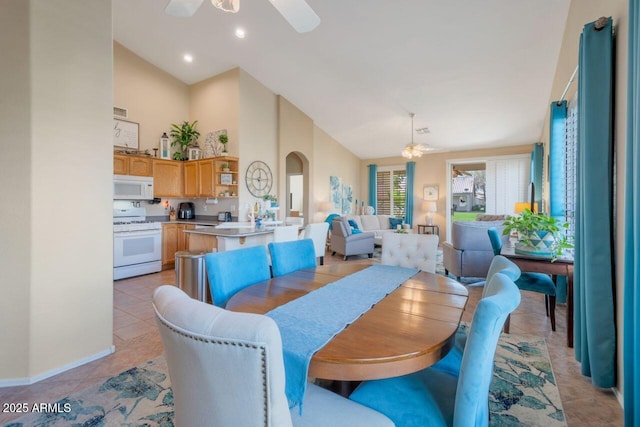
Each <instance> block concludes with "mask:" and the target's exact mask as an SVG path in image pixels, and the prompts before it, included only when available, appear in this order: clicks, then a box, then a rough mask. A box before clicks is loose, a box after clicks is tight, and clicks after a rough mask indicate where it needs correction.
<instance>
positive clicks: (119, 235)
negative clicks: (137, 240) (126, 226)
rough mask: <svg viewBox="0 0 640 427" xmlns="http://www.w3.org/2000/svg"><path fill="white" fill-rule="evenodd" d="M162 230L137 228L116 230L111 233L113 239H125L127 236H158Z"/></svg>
mask: <svg viewBox="0 0 640 427" xmlns="http://www.w3.org/2000/svg"><path fill="white" fill-rule="evenodd" d="M161 234H162V230H158V229H155V230H138V231H118V232H115V233H113V238H114V239H126V238H129V237H144V236H160V235H161Z"/></svg>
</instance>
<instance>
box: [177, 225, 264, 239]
mask: <svg viewBox="0 0 640 427" xmlns="http://www.w3.org/2000/svg"><path fill="white" fill-rule="evenodd" d="M184 232H185V233H189V234H205V235H209V236H220V237H248V236H260V235H262V234H272V233H273V228H264V227H263V228H262V229H260V230H258V229H256V228H255V227H253V228H251V227H239V228H216V227H206V228H196V229H193V230H184Z"/></svg>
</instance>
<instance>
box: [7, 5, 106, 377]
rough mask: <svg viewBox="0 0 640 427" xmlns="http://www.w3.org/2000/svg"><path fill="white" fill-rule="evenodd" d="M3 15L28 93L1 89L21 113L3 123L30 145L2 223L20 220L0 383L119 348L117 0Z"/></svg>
mask: <svg viewBox="0 0 640 427" xmlns="http://www.w3.org/2000/svg"><path fill="white" fill-rule="evenodd" d="M0 16H2V18H0V19H2V21H3V22H2V25H0V28H1V29H0V32H1V34H2V36H1V37H0V39H2V40H3V44H4V41H6V40H11V43H13V44H14V45H15V46H14V47H11V46H6V45H3V50H2V51H3V57H4V58H5V59H3V61H2V62H1V64H2V65H0V67H2V76H3V79H2V80H5V79H8V80H9V82H10V84H11V85H15V88H14V89H12V90H11V92H10V93H12V94H13V95H28V96H23V97H21V96H16V97H15V98H13V99H12V98H7V97H4V96H3V97H2V111H3V112H4V111H7V110H11V109H13V108H15V109H16V110H17V112H16V113H14V114H13V116H14V117H15V118H16V119H17V121H16V122H11V123H9V124H8V125H7V124H6V123H5V122H4V121H3V125H2V126H3V128H5V127H7V126H10V127H14V128H18V130H17V131H12V132H8V133H7V134H5V133H4V132H3V133H2V135H3V138H4V137H6V135H11V136H12V138H11V139H10V140H9V141H5V142H4V146H13V145H16V146H18V145H20V146H22V148H15V149H13V150H15V153H13V154H20V155H17V156H6V155H4V156H2V157H3V160H2V162H3V164H2V166H7V168H8V171H9V172H11V177H10V178H11V181H13V182H14V184H12V185H11V186H10V187H12V188H10V189H7V190H8V192H7V193H5V196H8V197H7V200H9V201H11V203H12V204H14V205H15V204H16V203H17V202H26V203H24V204H21V205H20V209H19V211H18V212H16V211H15V210H11V209H5V210H3V213H2V219H3V220H2V221H0V222H2V223H3V226H5V225H6V224H7V222H8V224H10V225H12V226H16V225H17V226H16V227H15V228H13V227H12V228H10V229H7V230H4V231H5V233H3V239H2V253H3V254H7V253H11V254H12V255H10V256H9V257H6V258H5V257H4V256H3V257H1V258H2V259H1V260H0V269H1V270H2V271H3V279H2V286H3V297H2V298H1V299H0V312H1V313H2V316H3V319H2V320H3V322H2V325H3V326H2V328H0V342H2V344H3V351H2V352H0V379H1V381H0V384H1V383H6V382H7V381H11V380H16V381H18V382H19V381H27V380H28V378H34V377H35V378H38V377H39V376H46V375H48V374H51V373H52V372H55V371H56V370H58V369H60V368H61V367H65V366H66V367H68V366H70V365H73V364H74V363H79V362H80V361H83V360H87V359H90V358H93V357H97V356H99V355H104V354H106V353H108V352H109V351H111V349H112V324H113V282H112V280H113V274H112V265H113V243H112V225H111V206H112V201H111V197H110V194H111V187H112V173H113V172H112V170H113V163H112V155H111V153H112V137H111V135H112V134H111V126H112V117H113V116H112V107H113V83H112V81H113V75H112V69H113V64H112V57H113V56H112V55H113V54H112V36H111V21H112V20H111V2H109V1H104V2H79V1H73V0H59V1H56V2H48V1H39V0H32V1H29V2H20V1H13V2H11V1H10V2H6V1H5V2H2V4H1V9H0ZM17 35H21V36H23V37H24V38H22V37H18V38H17V39H16V36H17ZM25 40H26V41H27V43H25ZM5 47H7V50H5V49H4V48H5ZM5 52H11V56H12V57H13V58H14V59H16V61H17V62H16V64H14V65H11V64H7V63H8V62H9V63H11V62H12V61H6V58H7V57H6V56H4V55H5ZM25 58H26V59H25ZM61 58H64V60H61ZM7 104H9V105H8V106H7ZM6 117H7V116H4V115H3V118H6ZM27 129H30V133H29V132H28V131H27ZM3 130H4V129H3ZM4 159H7V160H4ZM9 162H11V163H12V164H9ZM3 169H4V168H3ZM3 182H4V183H5V186H6V187H9V186H7V185H6V183H7V182H8V181H3ZM16 214H18V215H19V216H20V217H21V218H22V219H21V220H20V223H19V224H17V223H16V222H15V221H16V220H14V219H11V218H12V217H15V216H16ZM5 221H7V222H5ZM5 272H10V273H8V274H7V275H6V276H5ZM7 279H9V280H7ZM17 310H19V311H20V314H19V315H18V316H17V317H16V319H13V320H8V321H7V322H4V320H7V319H5V318H4V316H5V315H6V313H8V314H9V315H11V314H12V313H15V312H16V311H17ZM14 325H15V326H16V329H14V328H13V326H14Z"/></svg>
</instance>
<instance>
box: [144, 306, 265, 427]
mask: <svg viewBox="0 0 640 427" xmlns="http://www.w3.org/2000/svg"><path fill="white" fill-rule="evenodd" d="M154 308H155V307H154ZM156 317H157V318H158V319H159V320H160V323H162V325H164V326H165V327H166V328H167V329H169V330H171V331H173V332H175V333H176V334H178V335H181V336H183V337H185V338H189V339H192V340H194V341H200V342H204V343H209V344H221V345H231V346H236V347H247V348H251V349H254V350H260V360H261V362H262V367H261V368H262V369H261V372H262V403H263V408H264V410H263V413H264V426H265V427H269V388H268V378H267V349H266V347H265V346H264V345H257V344H248V343H243V342H237V341H229V340H220V339H213V338H203V337H198V336H195V335H191V334H187V333H185V332H184V331H181V330H179V329H177V328H175V327H174V326H173V325H172V324H170V323H169V322H167V321H166V320H165V319H164V318H163V317H162V316H161V315H160V314H159V313H158V312H157V311H156Z"/></svg>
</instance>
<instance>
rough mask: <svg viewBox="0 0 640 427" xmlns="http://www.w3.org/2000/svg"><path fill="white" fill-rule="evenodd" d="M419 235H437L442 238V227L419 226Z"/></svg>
mask: <svg viewBox="0 0 640 427" xmlns="http://www.w3.org/2000/svg"><path fill="white" fill-rule="evenodd" d="M418 234H435V235H436V236H438V237H440V226H438V225H425V224H418Z"/></svg>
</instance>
